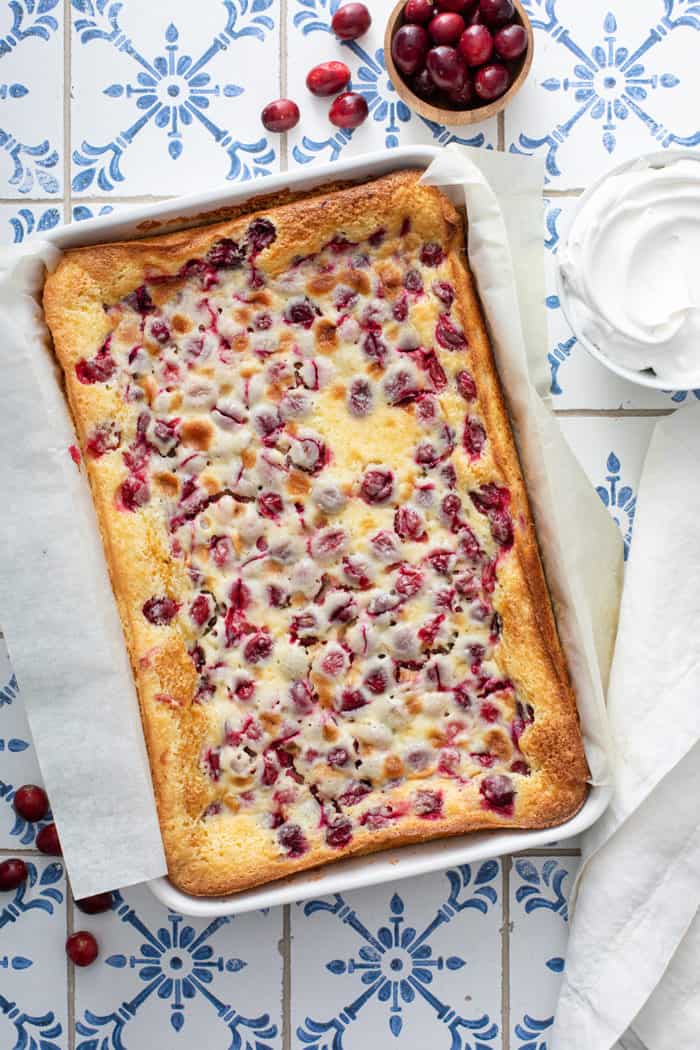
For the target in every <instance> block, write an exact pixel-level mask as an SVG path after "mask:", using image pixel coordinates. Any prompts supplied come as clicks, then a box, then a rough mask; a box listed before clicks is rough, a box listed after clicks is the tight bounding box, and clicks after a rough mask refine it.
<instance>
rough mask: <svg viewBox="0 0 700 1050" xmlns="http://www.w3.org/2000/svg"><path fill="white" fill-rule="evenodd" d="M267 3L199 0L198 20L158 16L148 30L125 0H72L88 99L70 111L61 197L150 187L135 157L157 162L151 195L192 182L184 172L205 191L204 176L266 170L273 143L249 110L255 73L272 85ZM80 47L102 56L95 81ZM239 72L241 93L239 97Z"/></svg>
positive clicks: (272, 38) (273, 164)
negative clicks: (66, 183) (67, 170)
mask: <svg viewBox="0 0 700 1050" xmlns="http://www.w3.org/2000/svg"><path fill="white" fill-rule="evenodd" d="M273 7H274V4H273V0H222V2H221V3H216V4H213V3H208V4H206V5H205V9H204V10H203V11H202V12H201V14H202V18H201V24H197V25H192V24H190V25H189V26H188V28H187V31H186V33H185V32H184V31H182V30H181V28H180V27H178V25H177V24H176V22H173V21H168V22H166V21H165V20H163V22H162V25H161V26H159V29H158V31H157V32H150V33H148V32H146V31H145V30H144V28H143V27H142V20H141V19H140V18H139V8H138V7H137V5H136V4H134V3H133V0H132V2H130V3H126V4H114V3H111V2H108V0H72V8H73V29H74V40H75V44H76V50H77V55H76V61H75V67H74V76H76V81H77V83H78V84H79V91H80V92H81V93H82V91H83V90H84V91H86V92H90V93H91V96H92V97H90V99H89V102H88V99H87V98H86V99H84V100H83V101H82V104H78V105H76V106H75V107H74V125H76V127H74V137H73V141H74V149H73V156H72V161H73V175H72V190H73V193H74V194H80V193H88V192H90V193H92V194H95V193H105V194H110V193H113V192H119V193H121V194H130V195H133V194H134V193H142V192H156V187H155V186H154V185H153V183H152V182H150V181H149V174H150V172H151V171H152V170H153V169H152V168H151V169H150V171H149V169H146V170H144V158H146V157H148V158H149V161H150V164H151V165H152V164H156V163H157V164H158V187H157V191H158V192H160V193H163V192H164V191H165V192H168V190H170V191H172V192H177V191H180V192H184V191H185V190H187V189H192V180H193V178H194V180H195V182H196V181H199V183H200V184H201V185H202V186H207V187H209V186H210V185H211V184H212V181H214V180H216V178H218V179H219V180H224V179H226V180H230V181H239V180H245V179H250V178H253V177H255V176H257V175H265V174H268V173H269V172H270V171H273V170H276V168H277V163H278V158H277V152H276V149H275V146H274V145H273V144H272V143H271V142H270V141H269V140H268V138H267V136H266V134H265V132H264V129H263V128H262V125H261V124H260V122H259V119H258V117H257V114H258V112H259V109H258V98H259V95H260V93H262V92H263V91H264V90H265V81H266V80H267V81H268V83H269V90H270V92H271V94H272V95H274V94H276V93H277V92H276V91H275V86H276V85H275V81H276V79H277V72H276V68H275V66H276V63H275V61H273V62H270V61H269V56H270V52H271V51H272V54H273V55H276V52H277V44H276V37H277V27H276V24H275V22H274V20H273V18H272V17H271V14H273V13H274V11H273ZM151 21H152V20H151ZM132 27H133V28H132ZM148 28H150V29H151V30H153V28H154V27H153V26H152V25H150V26H148ZM132 34H133V35H132ZM91 51H98V52H99V61H100V62H102V63H104V73H103V74H102V76H101V78H100V79H99V80H98V81H96V79H95V66H94V64H93V63H94V59H91V57H90V52H91ZM115 72H116V73H117V74H118V75H117V78H116V79H114V78H113V77H114V73H115ZM251 75H252V76H254V77H255V80H254V82H253V83H254V86H255V97H254V98H252V99H251V98H246V97H244V96H245V95H246V91H248V92H249V89H250V87H251V86H252V85H251V81H250V77H251ZM98 77H99V74H98ZM241 80H246V81H247V84H246V83H241V82H240V81H241ZM98 84H99V100H98V97H96V96H95V94H94V92H95V89H96V88H97V87H98ZM249 93H250V92H249ZM98 102H99V104H98ZM98 112H99V114H100V118H101V119H100V121H99V123H96V122H95V121H94V117H95V116H96V115H97V113H98ZM82 117H86V118H88V119H86V124H85V125H83V121H82V119H81V118H82ZM88 122H89V123H90V130H89V131H88V130H87V124H88ZM83 127H85V132H84V133H82V132H81V131H80V130H79V129H81V128H83ZM105 128H107V129H110V130H109V131H108V132H107V136H105ZM163 152H164V153H165V157H166V158H167V160H166V162H165V165H164V164H163Z"/></svg>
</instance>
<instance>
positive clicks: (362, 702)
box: [340, 689, 369, 711]
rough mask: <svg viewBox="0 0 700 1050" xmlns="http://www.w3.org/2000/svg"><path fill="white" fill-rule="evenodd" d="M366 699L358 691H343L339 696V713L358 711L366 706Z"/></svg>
mask: <svg viewBox="0 0 700 1050" xmlns="http://www.w3.org/2000/svg"><path fill="white" fill-rule="evenodd" d="M368 702H369V701H368V700H367V697H366V696H364V695H363V694H362V693H361V692H360V690H359V689H344V690H343V692H342V693H341V696H340V710H341V711H359V709H360V708H361V707H366V706H367V704H368Z"/></svg>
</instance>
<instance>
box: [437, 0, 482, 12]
mask: <svg viewBox="0 0 700 1050" xmlns="http://www.w3.org/2000/svg"><path fill="white" fill-rule="evenodd" d="M478 3H479V0H437V5H438V8H439V9H440V10H441V11H456V12H457V13H458V14H460V15H469V14H471V12H472V11H474V10H475V8H476V7H477V6H478Z"/></svg>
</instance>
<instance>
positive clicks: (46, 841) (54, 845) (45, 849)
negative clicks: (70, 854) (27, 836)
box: [36, 822, 63, 857]
mask: <svg viewBox="0 0 700 1050" xmlns="http://www.w3.org/2000/svg"><path fill="white" fill-rule="evenodd" d="M36 848H37V849H38V850H41V852H42V853H48V854H49V856H50V857H61V856H63V850H62V849H61V842H60V840H59V837H58V831H57V830H56V825H55V824H54V823H53V822H52V823H51V824H47V825H46V827H44V828H42V829H41V831H40V832H39V834H38V835H37V837H36Z"/></svg>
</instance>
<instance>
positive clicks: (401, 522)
mask: <svg viewBox="0 0 700 1050" xmlns="http://www.w3.org/2000/svg"><path fill="white" fill-rule="evenodd" d="M394 531H395V532H396V534H397V536H400V537H401V539H402V540H415V541H420V540H425V539H427V538H428V534H427V532H426V531H425V522H424V521H423V518H422V517H421V515H420V514H419V513H418V511H417V510H413V509H412V508H411V507H399V508H398V509H397V510H396V513H395V514H394Z"/></svg>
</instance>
